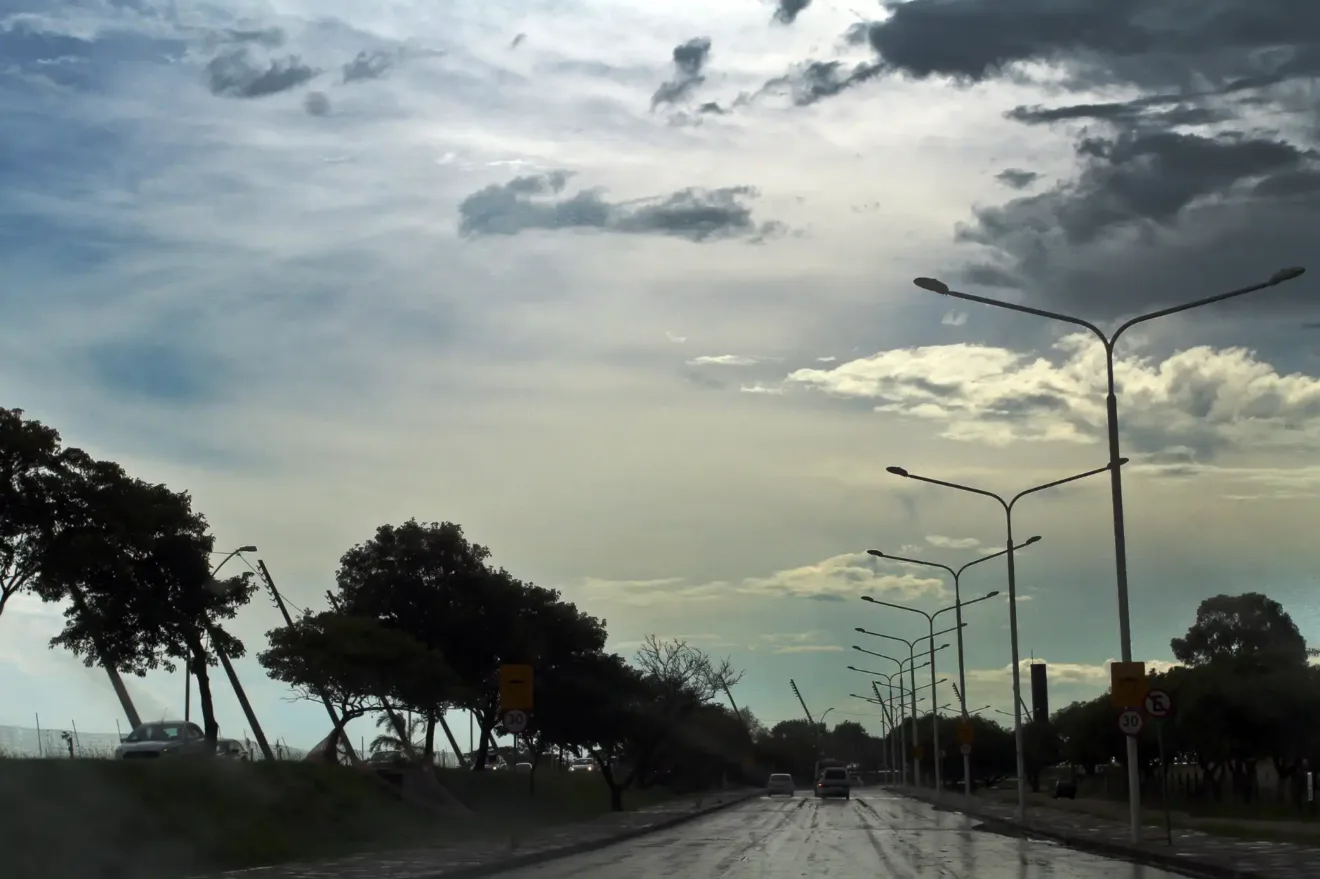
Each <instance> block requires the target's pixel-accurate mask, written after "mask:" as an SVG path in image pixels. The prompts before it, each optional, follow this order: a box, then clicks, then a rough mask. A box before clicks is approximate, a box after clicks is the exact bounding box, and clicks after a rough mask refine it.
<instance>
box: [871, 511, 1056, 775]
mask: <svg viewBox="0 0 1320 879" xmlns="http://www.w3.org/2000/svg"><path fill="white" fill-rule="evenodd" d="M1039 540H1040V537H1039V535H1037V536H1035V537H1030V538H1028V539H1027V540H1026V541H1025V542H1023V543H1020V544H1018V545H1017V546H1016V547H1015V549H1023V548H1025V547H1027V546H1030V545H1031V544H1033V543H1036V542H1037V541H1039ZM1007 552H1008V550H1006V549H1001V550H1000V551H999V552H993V553H991V554H990V555H986V556H981V557H980V558H979V559H972V560H971V561H970V562H968V563H967V564H965V565H963V566H962V567H961V568H956V569H955V568H951V567H949V566H948V565H942V564H940V563H939V562H927V561H922V560H921V559H910V558H905V557H903V556H901V555H889V554H888V553H884V552H881V551H880V550H878V549H868V550H867V553H868V554H870V555H873V556H875V557H876V558H882V559H889V560H891V561H896V562H906V563H907V564H909V565H924V566H926V567H928V568H939V569H940V570H942V571H948V572H949V576H951V577H953V606H954V607H955V608H956V609H957V612H956V616H955V622H956V623H957V626H958V701H959V702H960V703H961V705H962V716H963V720H964V721H966V720H967V664H966V660H965V659H964V657H963V633H962V621H963V620H962V585H961V578H962V573H963V571H965V570H967V569H968V568H970V567H971V566H972V565H979V564H980V563H981V562H988V561H990V560H991V559H997V558H999V557H1000V556H1001V555H1004V554H1005V553H1007ZM968 603H969V604H970V603H971V602H968ZM962 758H963V796H965V797H970V796H971V795H972V758H971V755H969V754H963V755H962Z"/></svg>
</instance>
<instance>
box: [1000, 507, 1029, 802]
mask: <svg viewBox="0 0 1320 879" xmlns="http://www.w3.org/2000/svg"><path fill="white" fill-rule="evenodd" d="M1004 518H1005V519H1006V521H1007V523H1008V628H1009V641H1010V642H1011V643H1012V646H1013V650H1012V652H1013V739H1014V745H1015V747H1016V749H1017V774H1018V804H1017V805H1018V808H1017V813H1018V821H1020V822H1023V823H1025V822H1026V820H1027V760H1026V748H1025V745H1024V743H1023V738H1022V669H1021V668H1019V667H1018V665H1019V660H1018V625H1017V567H1016V566H1015V565H1014V563H1013V511H1012V509H1011V508H1010V507H1009V506H1008V505H1007V504H1005V505H1004Z"/></svg>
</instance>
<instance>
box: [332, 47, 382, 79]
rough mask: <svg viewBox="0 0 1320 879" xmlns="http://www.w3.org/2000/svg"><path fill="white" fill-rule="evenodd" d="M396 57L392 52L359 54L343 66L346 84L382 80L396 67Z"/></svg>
mask: <svg viewBox="0 0 1320 879" xmlns="http://www.w3.org/2000/svg"><path fill="white" fill-rule="evenodd" d="M394 61H395V56H394V55H393V54H392V53H390V52H381V51H373V52H358V53H357V55H356V56H354V58H353V60H352V61H350V62H348V63H347V64H345V65H344V66H343V75H344V82H345V83H350V82H365V81H367V80H372V79H380V78H381V77H382V76H384V75H385V74H386V73H388V72H389V70H390V68H391V67H393V66H394Z"/></svg>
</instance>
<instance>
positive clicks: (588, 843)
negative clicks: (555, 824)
mask: <svg viewBox="0 0 1320 879" xmlns="http://www.w3.org/2000/svg"><path fill="white" fill-rule="evenodd" d="M764 794H765V791H763V790H759V789H758V790H753V791H748V792H746V793H744V794H734V795H733V796H732V797H730V798H729V799H727V800H722V801H720V802H718V803H715V804H714V805H711V806H705V807H703V808H699V809H693V810H692V811H691V812H684V813H683V814H681V815H675V816H674V817H672V818H665V819H663V820H661V821H657V822H656V823H654V824H648V825H646V826H645V827H634V828H632V829H630V830H624V831H621V832H619V833H614V834H610V835H608V836H602V837H600V838H598V839H587V840H583V841H582V842H575V843H570V844H569V845H561V846H556V847H555V848H551V849H543V850H541V851H535V852H528V853H527V854H525V855H514V856H512V857H508V858H501V859H499V860H498V861H492V862H490V863H489V864H474V865H472V866H470V867H457V868H455V869H452V870H440V871H437V872H435V873H431V874H428V875H427V876H425V877H424V879H477V877H480V876H496V875H498V874H500V873H504V872H506V871H508V870H518V869H521V868H523V867H534V866H536V865H538V864H544V863H547V862H549V861H557V860H559V859H561V858H567V857H571V856H573V855H581V854H586V853H587V852H594V851H599V850H600V849H603V848H609V847H610V846H612V845H617V844H618V843H621V842H628V841H629V840H633V839H637V838H639V837H642V836H646V835H647V834H650V833H656V832H658V831H661V830H668V829H670V828H671V827H678V826H680V825H683V824H687V823H688V822H690V821H696V820H697V819H698V818H705V817H706V816H707V815H714V814H715V813H716V812H722V811H724V810H725V809H730V808H733V807H734V806H737V805H740V804H742V803H745V802H747V801H748V800H754V799H756V798H758V797H761V796H763V795H764Z"/></svg>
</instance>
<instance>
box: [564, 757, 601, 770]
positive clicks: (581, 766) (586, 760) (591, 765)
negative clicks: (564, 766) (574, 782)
mask: <svg viewBox="0 0 1320 879" xmlns="http://www.w3.org/2000/svg"><path fill="white" fill-rule="evenodd" d="M568 771H569V772H595V771H596V761H595V760H592V759H591V758H590V757H581V758H579V759H577V760H574V761H573V762H572V763H570V764H568Z"/></svg>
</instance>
